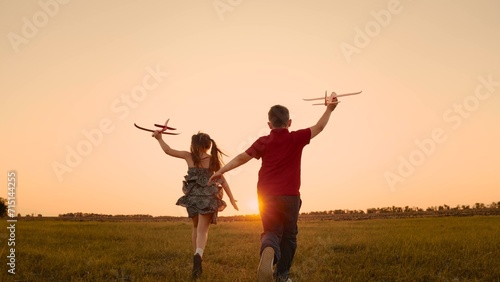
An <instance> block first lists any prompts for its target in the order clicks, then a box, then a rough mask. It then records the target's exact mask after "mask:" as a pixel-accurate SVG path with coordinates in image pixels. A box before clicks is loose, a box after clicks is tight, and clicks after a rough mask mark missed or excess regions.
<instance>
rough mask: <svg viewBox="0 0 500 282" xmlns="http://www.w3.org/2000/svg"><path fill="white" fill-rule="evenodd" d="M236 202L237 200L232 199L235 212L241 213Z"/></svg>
mask: <svg viewBox="0 0 500 282" xmlns="http://www.w3.org/2000/svg"><path fill="white" fill-rule="evenodd" d="M236 202H237V201H236V200H235V199H231V205H233V208H234V209H235V210H237V211H239V209H238V205H237V204H236Z"/></svg>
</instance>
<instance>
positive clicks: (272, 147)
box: [209, 98, 338, 281]
mask: <svg viewBox="0 0 500 282" xmlns="http://www.w3.org/2000/svg"><path fill="white" fill-rule="evenodd" d="M332 102H338V101H337V99H336V98H334V100H333V101H332ZM336 106H337V104H335V103H334V104H329V105H328V106H327V108H326V111H325V112H324V113H323V115H322V116H321V118H320V119H319V120H318V122H317V123H316V124H315V125H313V126H311V127H309V128H306V129H301V130H297V131H292V132H289V131H288V128H289V127H290V125H291V123H292V120H291V119H290V115H289V112H288V109H287V108H285V107H284V106H281V105H275V106H273V107H271V109H270V110H269V113H268V116H269V122H268V125H269V128H270V129H271V133H270V134H269V135H267V136H263V137H260V138H259V139H257V140H256V141H255V142H254V143H253V144H252V146H250V148H248V149H247V150H246V151H245V152H243V153H241V154H239V155H238V156H236V157H235V158H234V159H232V160H231V161H230V162H229V163H227V164H226V165H225V166H223V167H222V168H221V169H219V170H218V171H217V172H215V173H214V174H213V175H212V177H211V178H210V180H209V183H210V182H211V181H216V180H218V179H220V178H221V177H222V174H224V173H226V172H228V171H230V170H232V169H234V168H236V167H238V166H240V165H242V164H245V163H246V162H248V161H249V160H251V159H252V158H256V159H260V158H262V166H261V168H260V170H259V179H258V183H257V195H258V197H259V203H260V205H259V210H260V216H261V220H262V226H263V229H264V232H263V233H262V234H261V248H260V255H261V257H260V263H259V268H258V274H257V276H258V281H272V279H273V276H274V278H275V279H276V281H291V280H290V279H289V278H288V274H289V271H290V267H291V265H292V261H293V257H294V255H295V250H296V248H297V234H298V228H297V220H298V216H299V210H300V206H301V204H302V201H301V199H300V192H299V189H300V166H301V165H300V163H301V156H302V149H303V148H304V146H305V145H307V144H309V141H310V140H311V139H312V138H314V137H315V136H316V135H318V134H319V133H320V132H321V131H322V130H323V129H324V128H325V126H326V125H327V123H328V120H329V119H330V115H331V113H332V111H333V110H334V109H335V108H336ZM275 262H277V263H275ZM274 264H277V266H276V269H275V270H274V273H273V265H274Z"/></svg>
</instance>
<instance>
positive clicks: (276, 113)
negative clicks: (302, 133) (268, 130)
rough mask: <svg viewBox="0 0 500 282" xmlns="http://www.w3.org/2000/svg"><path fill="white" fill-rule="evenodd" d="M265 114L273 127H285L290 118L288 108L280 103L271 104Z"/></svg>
mask: <svg viewBox="0 0 500 282" xmlns="http://www.w3.org/2000/svg"><path fill="white" fill-rule="evenodd" d="M267 115H268V117H269V122H270V123H271V125H272V126H273V127H275V128H282V127H286V126H287V125H288V120H290V113H289V112H288V109H287V108H286V107H284V106H282V105H274V106H272V107H271V109H270V110H269V113H268V114H267Z"/></svg>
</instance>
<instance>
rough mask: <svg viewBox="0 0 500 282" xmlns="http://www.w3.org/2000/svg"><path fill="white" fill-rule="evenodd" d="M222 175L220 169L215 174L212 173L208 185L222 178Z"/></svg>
mask: <svg viewBox="0 0 500 282" xmlns="http://www.w3.org/2000/svg"><path fill="white" fill-rule="evenodd" d="M221 177H222V173H220V172H219V171H216V172H215V173H214V174H212V176H211V177H210V179H208V185H212V184H213V183H215V182H218V181H219V179H221Z"/></svg>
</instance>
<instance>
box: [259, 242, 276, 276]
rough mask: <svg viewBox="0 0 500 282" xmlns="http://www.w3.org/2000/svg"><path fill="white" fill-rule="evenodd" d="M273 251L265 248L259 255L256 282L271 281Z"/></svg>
mask: <svg viewBox="0 0 500 282" xmlns="http://www.w3.org/2000/svg"><path fill="white" fill-rule="evenodd" d="M273 262H274V249H273V248H271V247H266V248H264V250H263V251H262V254H261V255H260V263H259V268H258V270H257V281H258V282H270V281H273Z"/></svg>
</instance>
